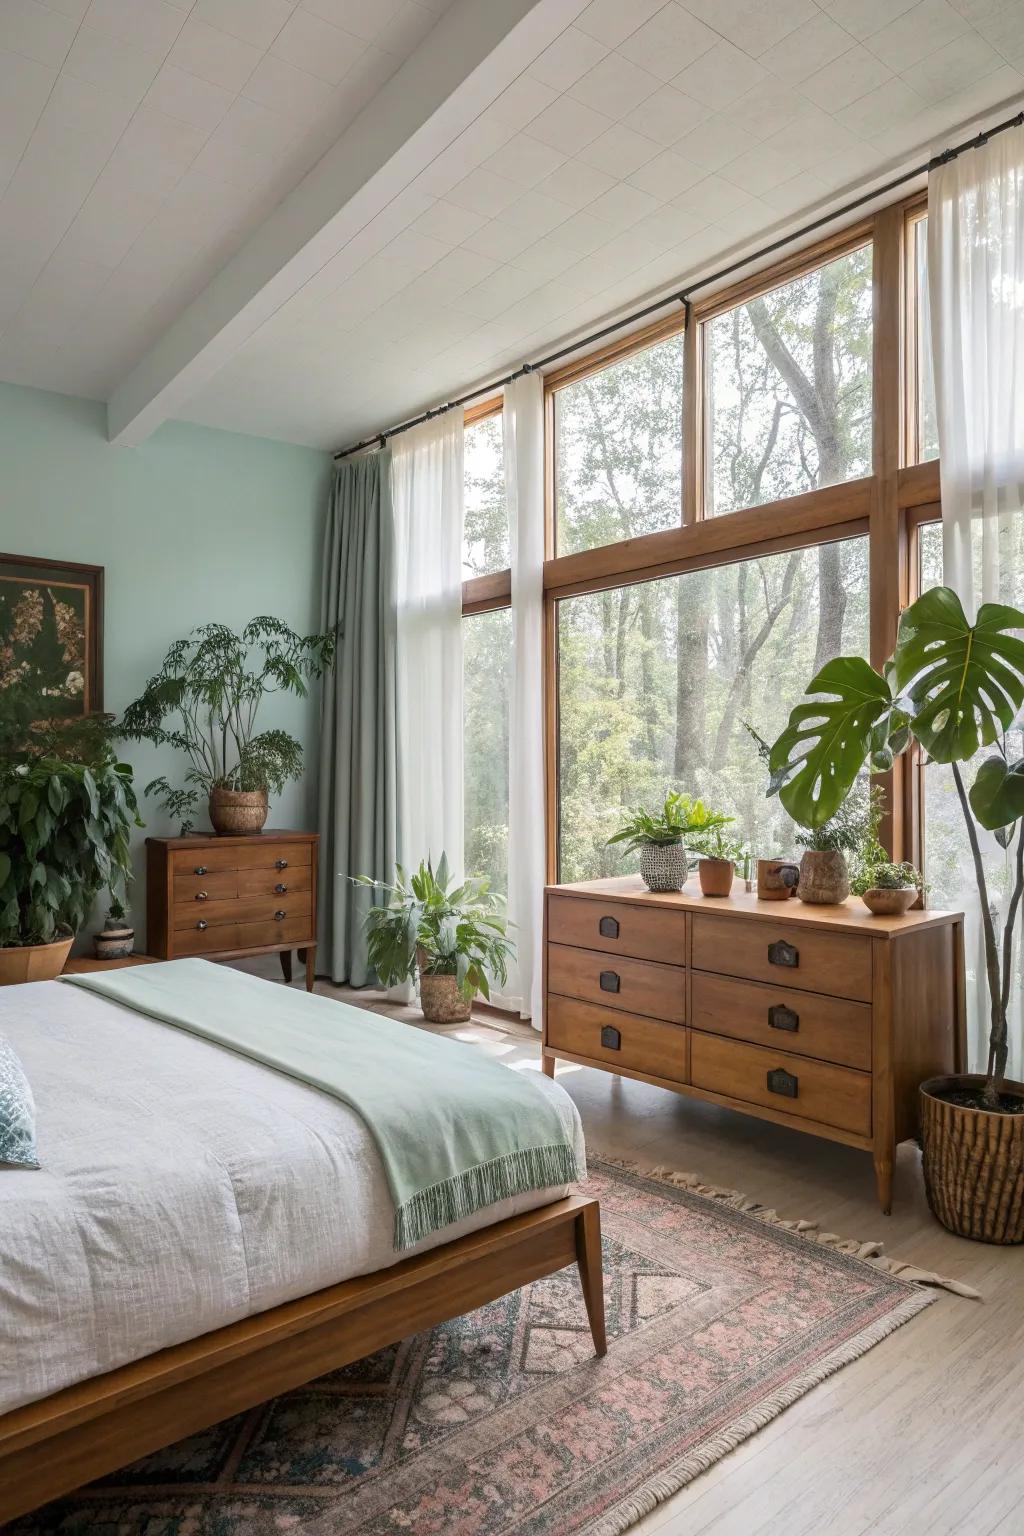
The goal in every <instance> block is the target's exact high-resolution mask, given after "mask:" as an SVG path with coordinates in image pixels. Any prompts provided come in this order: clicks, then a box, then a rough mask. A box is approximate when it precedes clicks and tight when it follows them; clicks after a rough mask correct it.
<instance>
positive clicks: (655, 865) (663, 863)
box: [640, 843, 687, 891]
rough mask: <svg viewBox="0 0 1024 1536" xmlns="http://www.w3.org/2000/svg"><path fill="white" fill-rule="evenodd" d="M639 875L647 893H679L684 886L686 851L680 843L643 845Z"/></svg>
mask: <svg viewBox="0 0 1024 1536" xmlns="http://www.w3.org/2000/svg"><path fill="white" fill-rule="evenodd" d="M640 874H641V877H642V878H643V882H644V884H645V885H646V886H647V889H648V890H649V891H681V890H682V888H683V886H684V885H685V884H686V874H687V863H686V849H685V848H684V847H683V845H682V843H645V844H644V846H643V848H642V849H641V850H640Z"/></svg>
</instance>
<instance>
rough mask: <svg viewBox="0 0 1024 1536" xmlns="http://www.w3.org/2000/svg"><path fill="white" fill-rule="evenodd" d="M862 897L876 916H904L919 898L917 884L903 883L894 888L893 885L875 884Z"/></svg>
mask: <svg viewBox="0 0 1024 1536" xmlns="http://www.w3.org/2000/svg"><path fill="white" fill-rule="evenodd" d="M860 899H861V901H862V902H863V903H864V905H865V906H866V907H867V909H868V911H869V912H873V913H874V914H875V916H876V917H902V916H903V914H904V912H909V911H910V908H911V907H912V906H913V905H914V902H915V901H916V900H917V886H916V885H901V886H897V887H896V888H895V889H893V888H892V887H891V886H883V885H873V886H872V887H871V889H870V891H865V892H864V894H863V895H862V896H861V898H860Z"/></svg>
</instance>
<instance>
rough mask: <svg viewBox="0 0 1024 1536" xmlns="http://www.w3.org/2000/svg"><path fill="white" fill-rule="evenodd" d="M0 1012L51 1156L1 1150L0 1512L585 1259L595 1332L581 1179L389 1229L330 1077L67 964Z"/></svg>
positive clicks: (595, 1247) (593, 1213)
mask: <svg viewBox="0 0 1024 1536" xmlns="http://www.w3.org/2000/svg"><path fill="white" fill-rule="evenodd" d="M246 982H247V984H248V985H252V980H251V978H246ZM260 985H267V986H270V985H272V984H271V983H265V984H263V983H261V984H260ZM320 1006H321V1008H322V1002H321V1004H320ZM0 1032H2V1033H3V1034H5V1035H6V1036H7V1038H8V1039H9V1040H10V1042H11V1044H12V1045H13V1047H14V1049H15V1051H16V1052H17V1054H18V1055H19V1057H20V1059H21V1061H22V1063H23V1065H24V1067H25V1070H26V1073H27V1075H28V1078H29V1081H30V1083H31V1084H32V1087H33V1091H34V1093H35V1096H36V1101H37V1107H38V1116H39V1129H40V1150H41V1157H42V1162H43V1165H44V1166H43V1167H42V1168H41V1169H40V1170H38V1171H28V1170H11V1169H4V1170H0V1234H2V1236H0V1520H6V1519H10V1518H12V1517H13V1516H14V1515H16V1514H18V1513H21V1512H23V1511H25V1510H28V1509H31V1508H33V1507H35V1506H36V1505H38V1504H40V1503H42V1502H44V1501H45V1500H48V1499H50V1498H53V1497H54V1496H55V1495H56V1494H58V1493H60V1492H63V1491H67V1490H69V1489H71V1488H73V1487H76V1486H79V1485H80V1484H81V1483H82V1482H84V1481H86V1480H88V1479H89V1478H91V1477H94V1476H97V1475H99V1474H101V1473H103V1472H105V1471H109V1470H113V1469H114V1468H115V1467H117V1466H120V1465H123V1464H124V1463H125V1462H127V1461H129V1460H132V1459H134V1458H135V1457H137V1456H139V1455H142V1454H145V1453H146V1452H147V1451H150V1450H153V1449H155V1448H156V1447H157V1446H159V1445H162V1444H166V1443H168V1442H169V1441H171V1440H173V1439H176V1438H178V1437H179V1436H181V1435H184V1434H188V1433H191V1432H193V1431H195V1430H197V1429H199V1428H202V1427H205V1426H206V1425H207V1424H210V1423H214V1422H216V1421H217V1420H219V1419H221V1418H224V1417H226V1416H227V1415H228V1414H231V1413H235V1412H238V1411H240V1410H241V1409H243V1408H245V1407H249V1406H252V1405H253V1404H255V1403H257V1402H260V1401H263V1400H265V1399H266V1398H268V1397H271V1396H274V1395H276V1394H277V1393H278V1392H280V1391H283V1390H286V1389H287V1388H289V1387H291V1386H295V1385H298V1384H299V1383H301V1382H303V1381H306V1380H309V1379H311V1378H313V1377H315V1376H317V1375H320V1374H322V1373H323V1372H325V1371H327V1370H331V1369H335V1368H336V1367H338V1366H340V1365H342V1364H346V1363H348V1362H350V1361H351V1360H354V1359H358V1358H360V1357H362V1356H364V1355H366V1354H369V1353H372V1352H373V1350H375V1349H377V1348H380V1347H381V1346H383V1345H384V1344H387V1343H391V1342H394V1341H395V1340H397V1339H399V1338H402V1337H405V1336H407V1335H408V1334H410V1333H413V1332H416V1331H418V1330H419V1329H421V1328H424V1327H429V1326H433V1325H435V1324H436V1323H438V1322H440V1321H442V1320H444V1319H446V1318H448V1317H454V1316H457V1315H459V1314H460V1313H462V1312H465V1311H468V1310H471V1309H472V1308H473V1307H475V1306H479V1305H481V1304H483V1303H484V1302H485V1301H489V1300H493V1299H494V1298H495V1297H497V1296H499V1295H502V1294H504V1293H505V1292H507V1291H510V1290H514V1289H515V1288H516V1287H517V1286H519V1285H522V1284H524V1283H526V1282H527V1281H529V1280H530V1279H535V1278H538V1277H539V1276H541V1275H543V1274H547V1273H552V1272H554V1271H555V1270H557V1269H560V1268H562V1267H564V1266H566V1265H568V1264H571V1263H574V1262H576V1263H578V1264H579V1267H580V1274H581V1279H582V1281H583V1287H584V1296H585V1300H586V1303H587V1310H588V1315H589V1318H590V1322H591V1327H592V1332H593V1336H594V1343H595V1347H596V1349H597V1351H598V1352H599V1353H602V1352H603V1349H604V1332H603V1300H602V1294H601V1292H602V1286H601V1270H600V1236H599V1217H598V1211H597V1207H596V1203H595V1202H593V1201H588V1200H585V1199H583V1198H581V1197H579V1196H574V1195H571V1194H570V1193H569V1191H568V1189H567V1188H566V1187H565V1186H560V1187H553V1188H547V1189H542V1190H534V1191H532V1192H529V1193H525V1194H519V1195H517V1196H515V1197H514V1198H513V1199H510V1200H504V1201H502V1202H500V1203H498V1204H495V1205H490V1206H488V1207H487V1208H486V1209H483V1210H478V1211H476V1212H475V1213H474V1214H473V1215H471V1216H469V1217H467V1218H465V1219H463V1220H462V1221H460V1222H458V1223H456V1224H453V1225H449V1226H447V1227H445V1228H444V1229H443V1230H441V1231H440V1232H435V1233H434V1234H432V1235H431V1236H430V1237H428V1238H426V1239H425V1240H423V1241H422V1242H420V1243H419V1244H417V1245H416V1246H415V1247H413V1248H411V1249H409V1250H408V1251H407V1252H405V1253H400V1252H396V1250H395V1247H394V1245H393V1225H394V1204H393V1202H392V1199H391V1196H390V1192H389V1187H388V1183H387V1181H386V1178H385V1172H384V1167H383V1164H382V1162H381V1158H380V1156H379V1154H378V1151H377V1147H376V1145H375V1143H374V1140H373V1138H372V1136H371V1135H370V1133H369V1131H368V1129H367V1127H366V1125H365V1124H364V1123H363V1121H362V1120H361V1119H360V1117H359V1116H358V1115H357V1114H356V1113H355V1112H354V1111H353V1110H352V1109H351V1108H349V1107H348V1106H347V1105H345V1104H343V1103H340V1102H339V1101H338V1100H337V1099H335V1098H332V1097H329V1096H328V1094H326V1093H324V1092H321V1091H320V1090H319V1089H317V1088H313V1087H309V1086H307V1084H306V1083H304V1082H299V1081H295V1080H293V1079H292V1078H290V1077H287V1076H284V1075H282V1073H280V1072H278V1071H274V1070H271V1069H270V1068H268V1067H267V1066H264V1065H260V1064H258V1063H257V1062H255V1061H252V1060H247V1059H245V1058H243V1057H241V1056H239V1055H236V1054H234V1053H233V1052H231V1051H228V1050H224V1049H222V1048H221V1047H220V1046H218V1045H215V1044H211V1043H209V1042H208V1041H206V1040H203V1039H199V1038H196V1037H195V1036H194V1035H190V1034H188V1033H185V1032H184V1031H182V1030H180V1029H177V1028H174V1027H171V1026H169V1025H168V1024H165V1023H160V1022H157V1021H156V1020H154V1019H151V1018H147V1017H144V1016H141V1015H140V1014H138V1013H131V1012H129V1011H128V1010H127V1009H126V1008H124V1007H121V1006H119V1005H118V1004H117V1003H115V1002H112V1001H110V1000H109V999H108V998H107V997H102V996H97V995H95V994H93V993H90V992H85V991H81V990H79V989H78V988H76V987H71V986H68V985H66V984H61V983H58V982H49V983H36V984H32V985H27V986H21V987H11V988H6V989H4V991H3V993H2V994H0ZM536 1082H537V1088H538V1090H539V1091H540V1092H542V1093H544V1094H545V1095H547V1096H548V1097H549V1098H550V1099H551V1100H552V1102H553V1103H554V1104H555V1107H556V1108H557V1112H558V1115H559V1117H560V1119H561V1121H562V1123H563V1125H564V1127H565V1130H566V1131H567V1132H568V1134H569V1135H570V1137H571V1138H572V1140H573V1143H574V1144H575V1145H576V1146H577V1148H578V1150H579V1152H580V1155H581V1158H582V1129H581V1126H580V1122H579V1117H578V1114H577V1112H576V1109H575V1106H574V1105H573V1104H572V1102H571V1100H570V1099H569V1098H568V1096H567V1095H566V1094H565V1093H564V1092H562V1090H560V1089H559V1088H558V1087H557V1086H556V1085H555V1084H554V1083H552V1082H550V1081H549V1080H548V1079H546V1078H543V1077H541V1075H540V1074H537V1078H536Z"/></svg>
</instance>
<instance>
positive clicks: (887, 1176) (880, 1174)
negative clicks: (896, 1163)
mask: <svg viewBox="0 0 1024 1536" xmlns="http://www.w3.org/2000/svg"><path fill="white" fill-rule="evenodd" d="M875 1185H876V1187H877V1189H878V1203H879V1205H880V1206H881V1208H882V1215H883V1216H890V1215H891V1214H892V1158H891V1157H889V1158H879V1157H876V1158H875Z"/></svg>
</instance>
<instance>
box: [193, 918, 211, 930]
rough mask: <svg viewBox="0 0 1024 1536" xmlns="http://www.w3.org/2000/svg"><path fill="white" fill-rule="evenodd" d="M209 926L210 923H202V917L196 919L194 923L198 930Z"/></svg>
mask: <svg viewBox="0 0 1024 1536" xmlns="http://www.w3.org/2000/svg"><path fill="white" fill-rule="evenodd" d="M209 926H210V925H209V923H204V922H203V920H202V918H200V919H199V921H198V923H196V927H197V928H198V929H199V930H200V931H202V930H203V929H204V928H209Z"/></svg>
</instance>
